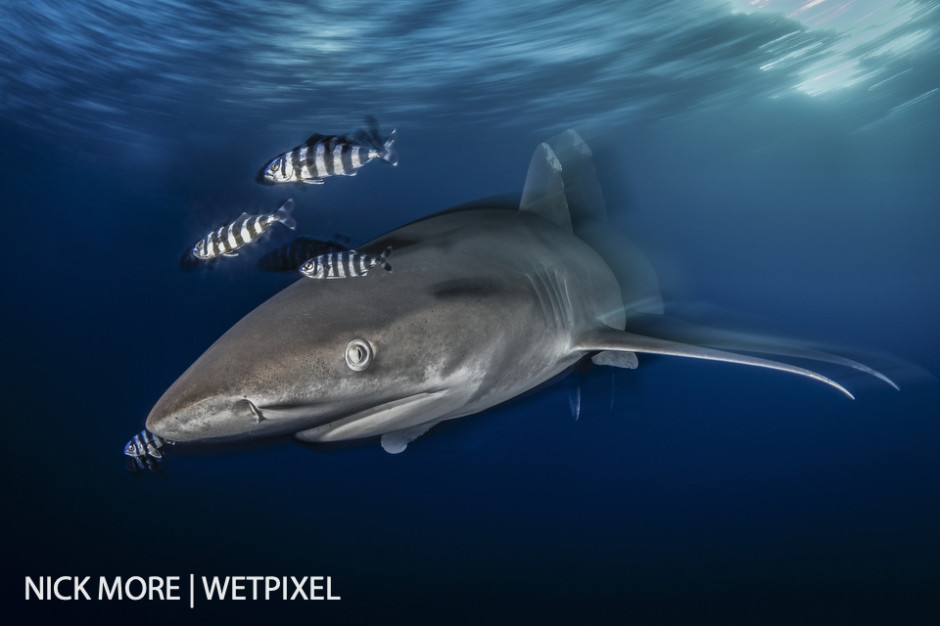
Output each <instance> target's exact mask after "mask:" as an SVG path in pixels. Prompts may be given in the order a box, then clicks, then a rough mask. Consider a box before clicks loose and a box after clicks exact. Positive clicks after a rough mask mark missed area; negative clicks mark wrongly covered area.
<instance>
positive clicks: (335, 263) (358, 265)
mask: <svg viewBox="0 0 940 626" xmlns="http://www.w3.org/2000/svg"><path fill="white" fill-rule="evenodd" d="M391 253H392V249H391V248H390V247H389V248H386V249H385V252H383V253H382V254H380V255H379V256H377V257H375V256H372V255H369V254H363V253H361V252H356V251H355V250H348V251H346V252H330V253H329V254H321V255H320V256H317V257H314V258H312V259H310V260H309V261H307V262H306V263H304V264H303V265H301V266H300V273H301V274H303V275H304V276H306V277H308V278H317V279H323V278H355V277H357V276H365V275H366V274H368V273H369V270H370V269H372V268H373V267H375V266H376V265H379V266H381V267H382V269H384V270H385V271H386V272H391V271H392V266H391V265H389V264H388V262H387V261H386V259H388V256H389V255H390V254H391Z"/></svg>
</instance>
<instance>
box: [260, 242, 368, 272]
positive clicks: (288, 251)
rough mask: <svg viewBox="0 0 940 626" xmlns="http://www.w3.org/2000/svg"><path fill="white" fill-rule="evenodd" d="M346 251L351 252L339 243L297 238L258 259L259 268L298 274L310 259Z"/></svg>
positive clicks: (347, 247) (266, 270) (267, 270)
mask: <svg viewBox="0 0 940 626" xmlns="http://www.w3.org/2000/svg"><path fill="white" fill-rule="evenodd" d="M346 250H349V246H346V245H343V244H342V243H340V242H338V241H320V240H319V239H311V238H310V237H297V238H296V239H294V240H293V241H292V242H290V243H288V244H285V245H283V246H281V247H279V248H276V249H274V250H271V251H270V252H268V253H267V254H265V255H264V256H263V257H261V258H260V259H258V267H259V268H260V269H262V270H264V271H265V272H296V271H297V270H299V269H300V266H301V265H303V264H304V262H305V261H307V260H308V259H312V258H313V257H316V256H320V255H321V254H329V253H330V252H345V251H346Z"/></svg>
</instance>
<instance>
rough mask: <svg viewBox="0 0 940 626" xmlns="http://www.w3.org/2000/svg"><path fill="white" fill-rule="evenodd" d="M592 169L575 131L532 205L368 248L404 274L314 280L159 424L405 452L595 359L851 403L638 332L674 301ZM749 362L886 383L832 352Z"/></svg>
mask: <svg viewBox="0 0 940 626" xmlns="http://www.w3.org/2000/svg"><path fill="white" fill-rule="evenodd" d="M590 159H591V153H590V150H589V149H588V148H587V146H586V145H585V144H584V143H583V141H582V140H581V139H580V137H579V136H578V135H577V133H574V132H573V131H567V132H566V133H562V134H561V135H559V136H558V137H555V138H553V139H552V140H549V142H547V143H544V144H541V145H540V146H539V147H538V148H537V149H536V151H535V154H534V156H533V158H532V162H531V164H530V168H529V173H528V176H527V178H526V185H525V190H524V191H523V194H522V200H521V202H519V203H517V204H514V205H512V206H508V205H505V204H495V203H494V204H488V203H477V204H475V205H473V207H472V208H468V209H465V210H451V211H445V212H443V213H440V214H437V215H433V216H431V217H428V218H425V219H423V220H419V221H417V222H414V223H411V224H408V225H406V226H403V227H401V228H398V229H396V230H393V231H391V232H389V233H387V234H385V235H383V236H381V237H378V238H377V239H375V240H374V241H372V242H369V243H367V244H365V245H364V246H362V247H361V248H360V250H362V252H363V253H364V254H368V255H376V254H377V253H379V252H381V251H383V250H388V249H389V248H394V250H395V270H394V272H371V273H369V275H368V276H364V277H363V276H358V277H356V278H350V277H349V276H347V277H345V278H341V279H338V280H314V279H311V278H306V277H304V278H300V279H298V281H297V282H296V283H294V284H293V285H291V286H289V287H287V288H286V289H285V290H283V291H281V292H280V293H278V294H277V295H275V296H274V297H272V298H271V299H269V300H268V301H267V302H265V303H263V304H262V305H260V306H259V307H258V308H256V309H255V310H254V311H252V312H251V313H249V314H248V315H247V316H245V317H244V318H243V319H242V320H241V321H239V322H238V323H237V324H236V325H235V326H233V327H232V328H231V329H230V330H229V331H228V332H226V333H225V334H224V335H223V336H222V337H220V338H219V339H218V340H217V341H216V342H215V343H214V344H213V345H212V346H211V347H210V348H209V349H208V350H207V351H206V352H205V353H204V354H203V355H202V356H201V357H200V358H199V359H198V360H197V361H196V362H195V363H193V365H192V366H191V367H190V368H189V369H188V370H187V371H186V372H184V373H183V375H182V376H180V378H179V379H178V380H177V381H176V382H175V383H174V384H173V385H172V386H171V387H170V388H169V389H168V390H167V391H166V393H164V394H163V396H162V397H161V398H160V400H159V401H158V402H157V404H156V406H154V408H153V410H152V411H151V413H150V416H149V417H148V419H147V429H148V430H149V431H151V432H152V433H154V434H155V435H158V436H160V437H163V438H165V439H168V440H171V441H180V442H186V441H194V442H195V441H234V440H244V439H255V438H260V437H268V436H277V435H293V436H294V437H295V438H297V439H298V440H301V441H305V442H332V441H341V440H350V439H362V438H367V437H374V436H381V442H382V446H383V447H384V448H385V449H386V450H387V451H389V452H400V451H402V450H404V449H405V447H406V446H407V445H408V443H409V442H410V441H412V440H413V439H415V438H416V437H418V436H420V435H421V434H423V433H424V432H426V431H427V430H428V429H430V428H431V427H433V426H434V425H435V424H437V423H439V422H442V421H444V420H449V419H455V418H459V417H464V416H468V415H472V414H475V413H479V412H481V411H484V410H486V409H488V408H490V407H493V406H495V405H497V404H500V403H502V402H505V401H507V400H510V399H512V398H514V397H517V396H519V395H521V394H523V393H525V392H527V391H529V390H531V389H534V388H536V387H538V386H539V385H541V384H543V383H545V382H547V381H549V380H552V379H553V378H555V377H557V376H558V375H560V374H562V373H563V372H564V371H565V370H567V369H568V368H569V367H571V366H572V365H574V364H575V363H576V362H577V361H579V360H580V359H582V358H584V357H591V359H592V360H593V361H594V363H596V364H598V365H605V366H614V367H623V368H633V367H636V365H637V359H636V356H635V354H636V353H654V354H664V355H675V356H684V357H691V358H696V359H706V360H717V361H726V362H732V363H739V364H744V365H752V366H757V367H762V368H767V369H775V370H780V371H784V372H789V373H792V374H798V375H801V376H805V377H809V378H813V379H816V380H818V381H821V382H824V383H826V384H829V385H831V386H833V387H835V388H836V389H838V390H840V391H842V392H843V393H845V394H847V395H849V394H848V391H846V390H845V389H844V388H843V387H842V386H841V385H839V384H838V383H836V382H834V381H832V380H830V379H828V378H826V377H824V376H822V375H820V374H817V373H815V372H813V371H810V370H807V369H803V368H799V367H795V366H792V365H789V364H786V363H781V362H778V361H773V360H768V359H763V358H758V357H756V356H745V355H741V354H736V353H732V352H727V351H724V350H722V349H718V346H717V345H712V346H709V347H704V346H702V345H692V344H688V343H680V342H678V341H671V340H668V339H663V338H654V337H649V336H642V335H638V334H634V333H631V332H628V330H625V328H629V324H628V322H629V320H628V318H627V317H626V311H628V310H629V311H631V315H633V314H635V313H636V312H642V313H644V314H646V315H650V316H656V315H658V314H659V313H661V312H662V301H661V299H660V297H659V290H658V283H657V282H656V279H655V275H654V274H653V273H652V270H651V267H650V266H649V262H648V261H647V260H646V258H645V257H644V256H643V255H642V254H641V253H639V251H637V250H635V249H634V248H633V247H632V246H631V245H630V244H629V242H627V241H625V240H622V239H621V238H619V237H614V236H613V235H612V233H611V232H610V229H609V228H608V227H607V224H606V210H605V209H604V207H603V202H602V195H601V193H600V190H599V188H598V187H597V181H596V179H595V177H594V172H593V166H592V165H591V163H590ZM566 172H567V174H566ZM566 176H567V177H566ZM611 237H614V238H613V239H612V238H611ZM611 251H614V252H613V253H612V252H611ZM343 258H345V257H343ZM349 258H350V259H351V258H353V257H352V256H349ZM624 259H626V260H628V261H629V263H626V264H623V263H619V261H623V260H624ZM640 303H643V304H642V305H641V304H640ZM630 319H633V318H630ZM720 339H722V340H723V341H725V344H726V345H728V337H727V335H722V336H721V337H720ZM716 343H717V342H716ZM732 343H733V342H732ZM735 345H739V346H740V345H741V343H738V344H735ZM742 349H744V350H747V351H750V352H764V353H769V354H779V355H788V356H798V357H802V358H807V359H815V360H818V361H827V362H830V363H835V364H839V365H843V366H848V367H852V368H855V369H858V370H861V371H864V372H866V373H869V374H872V375H875V376H878V377H879V378H882V379H883V380H886V381H887V379H886V378H885V377H884V376H882V375H881V374H878V373H877V372H874V371H873V370H871V369H869V368H867V367H865V366H864V365H861V364H859V363H855V362H854V361H849V360H847V359H842V358H841V357H836V356H833V355H827V354H824V353H820V352H814V351H808V350H804V351H799V350H797V349H795V348H792V347H789V346H783V347H781V346H779V345H777V346H774V345H769V344H766V343H765V344H764V345H762V346H761V345H757V346H755V345H754V344H753V343H752V344H749V345H748V346H746V347H743V348H742ZM887 382H889V383H890V381H887Z"/></svg>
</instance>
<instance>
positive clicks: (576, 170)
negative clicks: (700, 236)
mask: <svg viewBox="0 0 940 626" xmlns="http://www.w3.org/2000/svg"><path fill="white" fill-rule="evenodd" d="M519 210H520V211H528V212H532V213H536V214H537V215H540V216H542V217H544V218H545V219H547V220H549V221H550V222H554V223H555V224H558V225H559V226H561V227H562V228H564V229H566V230H568V231H570V232H573V233H574V234H575V235H577V236H578V237H579V238H580V239H582V240H583V241H584V242H585V243H587V244H588V245H589V246H591V247H592V248H593V249H594V251H595V252H597V253H598V254H599V255H600V256H601V258H603V259H604V260H605V261H606V262H607V265H608V266H609V267H610V269H611V271H613V273H614V276H616V277H617V282H618V283H619V284H620V291H621V294H622V296H623V305H624V309H625V310H626V311H627V316H628V317H629V316H630V314H631V313H635V312H640V313H652V314H661V313H662V312H663V302H662V296H661V295H660V291H659V280H658V279H657V277H656V272H655V271H654V270H653V266H652V264H651V263H650V262H649V260H648V259H647V258H646V255H644V254H643V252H641V251H640V249H639V248H638V247H637V246H636V245H635V244H634V243H633V242H631V241H630V240H629V239H627V238H625V237H623V236H620V235H619V234H618V233H615V232H613V231H612V230H611V228H610V227H609V225H608V223H607V206H606V203H605V202H604V194H603V193H602V192H601V186H600V183H599V182H598V180H597V172H596V170H595V169H594V158H593V155H592V153H591V149H590V148H589V147H588V145H587V143H585V141H584V140H583V139H582V138H581V135H579V134H578V133H577V131H575V130H572V129H570V128H569V129H568V130H566V131H564V132H562V133H559V134H557V135H555V136H554V137H552V138H550V139H549V140H548V141H546V142H545V143H543V144H540V145H539V146H538V147H537V148H536V149H535V153H534V154H533V155H532V160H531V162H530V163H529V173H528V176H526V183H525V191H524V192H523V194H522V202H521V203H520V205H519Z"/></svg>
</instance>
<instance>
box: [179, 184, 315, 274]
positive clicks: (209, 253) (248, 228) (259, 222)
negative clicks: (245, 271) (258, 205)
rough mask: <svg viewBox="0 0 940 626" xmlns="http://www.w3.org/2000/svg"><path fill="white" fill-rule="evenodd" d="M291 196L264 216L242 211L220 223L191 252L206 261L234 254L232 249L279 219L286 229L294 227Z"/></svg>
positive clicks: (250, 241)
mask: <svg viewBox="0 0 940 626" xmlns="http://www.w3.org/2000/svg"><path fill="white" fill-rule="evenodd" d="M293 210H294V199H293V198H291V199H289V200H287V201H286V202H285V203H284V204H282V205H281V206H280V208H279V209H278V210H277V211H275V212H274V213H269V214H267V215H265V214H261V215H248V214H247V213H242V214H241V215H239V216H238V217H236V218H235V220H234V221H233V222H231V223H229V224H223V225H222V226H219V227H218V228H217V229H215V230H214V231H212V232H211V233H209V234H208V235H206V236H205V237H203V238H202V239H200V240H199V241H197V242H196V244H195V245H194V246H193V249H192V255H193V256H194V257H195V258H197V259H200V260H203V261H210V260H212V259H216V258H218V257H220V256H238V253H237V252H236V250H238V249H239V248H241V247H243V246H246V245H248V244H250V243H252V242H253V241H257V240H258V239H260V238H261V236H262V235H264V233H265V232H267V230H268V229H269V228H271V226H273V225H274V224H276V223H278V222H280V223H281V224H284V226H287V227H288V228H290V229H294V228H296V227H297V223H296V222H295V221H294V218H293V217H291V211H293Z"/></svg>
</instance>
